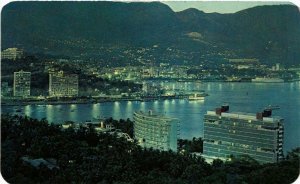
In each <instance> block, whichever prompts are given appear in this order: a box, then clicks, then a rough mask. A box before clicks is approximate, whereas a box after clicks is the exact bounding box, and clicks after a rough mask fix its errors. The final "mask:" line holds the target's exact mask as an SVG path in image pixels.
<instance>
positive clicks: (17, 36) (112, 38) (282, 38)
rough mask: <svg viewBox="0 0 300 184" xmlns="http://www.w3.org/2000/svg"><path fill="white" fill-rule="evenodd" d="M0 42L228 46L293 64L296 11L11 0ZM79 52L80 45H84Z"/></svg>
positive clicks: (54, 46)
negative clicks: (210, 10) (222, 11)
mask: <svg viewBox="0 0 300 184" xmlns="http://www.w3.org/2000/svg"><path fill="white" fill-rule="evenodd" d="M1 19H2V21H1V22H2V23H1V24H2V37H1V44H2V48H7V47H21V48H24V49H25V50H28V51H29V52H43V51H44V50H45V48H47V50H48V51H49V50H51V52H52V54H62V53H69V54H71V55H72V54H75V53H76V52H77V51H78V49H79V48H78V47H79V45H77V46H76V45H72V46H64V45H63V44H61V42H68V41H72V42H76V41H78V43H79V44H80V42H83V41H85V42H84V43H82V44H86V45H87V47H92V46H91V45H93V47H96V48H97V47H100V46H101V45H106V44H112V45H131V46H137V47H150V46H152V45H155V44H159V45H161V46H162V47H176V48H178V49H182V50H185V51H187V52H189V51H195V50H203V51H208V52H209V51H210V50H213V49H215V50H218V51H220V52H222V50H230V51H232V52H234V53H235V55H237V56H239V57H257V58H259V59H262V60H266V61H270V62H280V63H287V64H296V63H297V59H298V58H299V57H300V54H299V53H298V51H299V50H300V46H299V42H300V13H299V9H298V8H297V7H295V6H292V5H272V6H258V7H253V8H249V9H245V10H241V11H239V12H236V13H232V14H219V13H205V12H203V11H200V10H198V9H192V8H191V9H187V10H183V11H180V12H174V11H173V10H172V9H171V8H170V7H168V6H167V5H165V4H163V3H160V2H147V3H145V2H139V3H137V2H131V3H122V2H14V3H10V4H8V5H6V6H5V7H4V8H3V10H2V16H1ZM83 52H84V50H83Z"/></svg>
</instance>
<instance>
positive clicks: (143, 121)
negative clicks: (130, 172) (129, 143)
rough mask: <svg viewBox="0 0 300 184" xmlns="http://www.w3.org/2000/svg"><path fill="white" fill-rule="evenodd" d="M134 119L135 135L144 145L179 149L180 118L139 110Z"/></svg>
mask: <svg viewBox="0 0 300 184" xmlns="http://www.w3.org/2000/svg"><path fill="white" fill-rule="evenodd" d="M133 120H134V123H133V126H134V136H135V139H136V140H138V142H139V144H140V145H141V146H142V147H145V148H153V149H159V150H162V151H168V150H172V151H177V136H178V131H179V120H178V119H176V118H170V117H166V116H162V115H157V114H153V113H152V111H149V112H148V113H144V112H142V111H138V112H134V114H133Z"/></svg>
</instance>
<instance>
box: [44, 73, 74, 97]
mask: <svg viewBox="0 0 300 184" xmlns="http://www.w3.org/2000/svg"><path fill="white" fill-rule="evenodd" d="M49 96H52V97H68V96H78V75H77V74H66V73H64V72H63V71H59V72H50V73H49Z"/></svg>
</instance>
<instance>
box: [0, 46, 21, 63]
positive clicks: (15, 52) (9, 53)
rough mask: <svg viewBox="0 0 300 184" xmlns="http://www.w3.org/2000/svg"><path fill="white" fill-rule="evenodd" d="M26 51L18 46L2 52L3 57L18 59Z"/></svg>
mask: <svg viewBox="0 0 300 184" xmlns="http://www.w3.org/2000/svg"><path fill="white" fill-rule="evenodd" d="M23 55H24V51H23V50H22V49H18V48H8V49H6V50H3V51H2V52H1V59H11V60H16V59H20V58H22V57H23Z"/></svg>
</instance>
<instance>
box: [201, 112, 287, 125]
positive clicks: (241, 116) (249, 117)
mask: <svg viewBox="0 0 300 184" xmlns="http://www.w3.org/2000/svg"><path fill="white" fill-rule="evenodd" d="M206 114H207V115H218V114H217V113H216V111H207V113H206ZM221 117H228V118H236V119H244V120H258V119H257V117H256V114H255V113H246V112H222V113H221ZM281 119H282V118H281V117H279V116H272V117H271V116H269V117H263V119H262V120H263V121H265V122H271V123H273V122H277V121H279V120H281Z"/></svg>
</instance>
